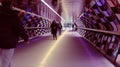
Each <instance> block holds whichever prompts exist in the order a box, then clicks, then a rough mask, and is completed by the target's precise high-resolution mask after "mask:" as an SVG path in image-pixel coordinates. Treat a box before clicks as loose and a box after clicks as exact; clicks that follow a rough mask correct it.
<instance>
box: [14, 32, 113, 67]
mask: <svg viewBox="0 0 120 67" xmlns="http://www.w3.org/2000/svg"><path fill="white" fill-rule="evenodd" d="M55 42H56V40H52V37H51V36H41V37H39V38H36V39H33V40H31V43H30V45H24V47H23V45H20V46H19V48H17V49H16V51H15V54H14V57H13V60H12V67H41V66H40V64H41V62H42V60H43V58H44V57H45V55H46V53H47V52H48V51H49V49H50V48H51V47H52V46H54V43H55ZM42 67H114V65H112V63H110V62H109V61H108V60H107V59H106V58H104V56H103V55H101V54H100V53H99V52H97V51H96V50H95V49H94V48H93V47H92V46H91V45H90V44H89V43H88V42H87V41H85V40H84V39H83V38H82V37H81V36H80V35H79V34H78V33H77V32H67V33H66V34H65V36H63V38H62V39H61V40H60V42H59V43H58V44H57V46H56V47H55V48H54V49H53V51H52V52H51V53H50V54H49V56H48V58H47V59H46V61H45V63H44V66H42Z"/></svg>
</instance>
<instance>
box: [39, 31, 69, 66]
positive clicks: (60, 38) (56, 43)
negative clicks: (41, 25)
mask: <svg viewBox="0 0 120 67" xmlns="http://www.w3.org/2000/svg"><path fill="white" fill-rule="evenodd" d="M66 33H67V30H66V31H65V32H63V34H62V35H61V36H60V37H59V38H58V40H57V41H56V42H55V43H54V44H53V46H52V47H51V48H50V49H49V50H48V52H47V53H46V55H45V57H44V58H43V60H42V61H41V63H40V65H39V67H44V65H45V63H46V61H47V59H48V58H49V56H50V55H51V53H52V52H53V50H54V49H55V48H56V47H57V46H58V43H59V42H60V41H61V40H62V38H63V37H64V36H65V34H66Z"/></svg>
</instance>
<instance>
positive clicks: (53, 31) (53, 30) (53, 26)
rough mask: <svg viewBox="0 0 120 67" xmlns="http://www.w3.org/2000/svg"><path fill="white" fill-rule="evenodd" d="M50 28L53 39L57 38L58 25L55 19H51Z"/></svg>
mask: <svg viewBox="0 0 120 67" xmlns="http://www.w3.org/2000/svg"><path fill="white" fill-rule="evenodd" d="M50 28H51V34H52V35H53V39H56V40H57V28H58V25H57V23H56V21H55V20H53V22H52V24H51V26H50Z"/></svg>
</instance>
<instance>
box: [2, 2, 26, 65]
mask: <svg viewBox="0 0 120 67" xmlns="http://www.w3.org/2000/svg"><path fill="white" fill-rule="evenodd" d="M19 37H22V38H23V39H24V41H25V42H28V36H27V34H26V32H25V30H24V28H23V26H22V23H21V21H20V19H19V18H18V14H17V13H16V11H14V10H12V7H11V1H10V0H2V6H0V49H1V50H0V62H1V64H0V67H9V65H10V62H11V59H12V56H13V54H14V49H15V48H16V45H17V43H18V40H19Z"/></svg>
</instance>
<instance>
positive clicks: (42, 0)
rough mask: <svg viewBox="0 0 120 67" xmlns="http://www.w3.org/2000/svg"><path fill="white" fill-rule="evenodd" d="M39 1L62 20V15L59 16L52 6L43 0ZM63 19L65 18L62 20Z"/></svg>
mask: <svg viewBox="0 0 120 67" xmlns="http://www.w3.org/2000/svg"><path fill="white" fill-rule="evenodd" d="M41 2H43V3H44V4H45V5H46V6H47V7H48V8H50V9H51V10H52V11H53V12H54V13H55V14H56V15H58V16H59V17H60V18H61V19H62V20H64V19H63V17H61V16H60V15H59V14H58V13H57V12H56V11H55V10H54V9H53V8H52V7H50V6H49V5H48V4H47V3H46V2H45V1H44V0H41ZM64 21H65V20H64Z"/></svg>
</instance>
